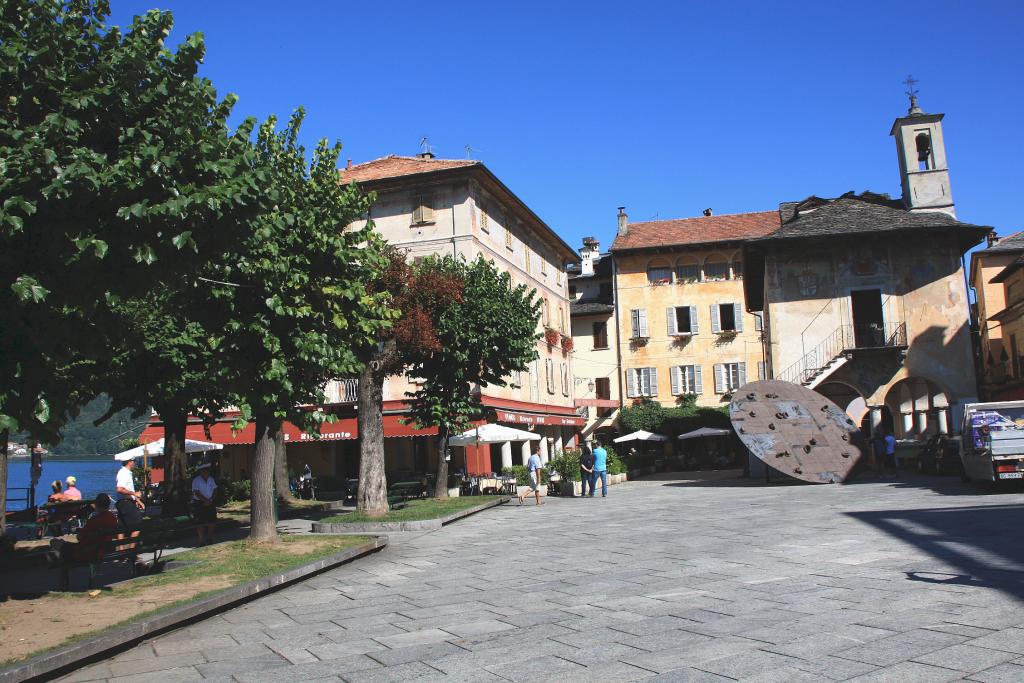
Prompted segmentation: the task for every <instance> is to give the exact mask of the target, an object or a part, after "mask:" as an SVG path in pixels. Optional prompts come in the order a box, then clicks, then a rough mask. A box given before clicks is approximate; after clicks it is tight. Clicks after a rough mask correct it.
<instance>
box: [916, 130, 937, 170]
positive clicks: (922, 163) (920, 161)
mask: <svg viewBox="0 0 1024 683" xmlns="http://www.w3.org/2000/svg"><path fill="white" fill-rule="evenodd" d="M914 142H915V143H916V144H917V170H919V171H927V170H929V169H931V168H933V166H932V163H933V160H932V139H931V137H929V135H928V133H918V134H917V137H916V138H914Z"/></svg>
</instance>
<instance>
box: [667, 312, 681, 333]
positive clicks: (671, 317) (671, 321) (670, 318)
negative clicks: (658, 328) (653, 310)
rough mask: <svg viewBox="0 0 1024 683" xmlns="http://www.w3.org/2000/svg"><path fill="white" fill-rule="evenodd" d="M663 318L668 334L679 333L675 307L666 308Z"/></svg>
mask: <svg viewBox="0 0 1024 683" xmlns="http://www.w3.org/2000/svg"><path fill="white" fill-rule="evenodd" d="M665 320H666V322H667V323H668V336H670V337H671V336H672V335H675V334H679V330H678V329H677V321H676V309H674V308H666V309H665Z"/></svg>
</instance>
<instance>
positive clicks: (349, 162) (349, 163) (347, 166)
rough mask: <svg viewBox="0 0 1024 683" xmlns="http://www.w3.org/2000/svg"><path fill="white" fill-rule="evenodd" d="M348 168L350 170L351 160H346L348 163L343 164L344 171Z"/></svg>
mask: <svg viewBox="0 0 1024 683" xmlns="http://www.w3.org/2000/svg"><path fill="white" fill-rule="evenodd" d="M350 168H352V160H351V159H349V160H348V163H347V164H345V170H348V169H350Z"/></svg>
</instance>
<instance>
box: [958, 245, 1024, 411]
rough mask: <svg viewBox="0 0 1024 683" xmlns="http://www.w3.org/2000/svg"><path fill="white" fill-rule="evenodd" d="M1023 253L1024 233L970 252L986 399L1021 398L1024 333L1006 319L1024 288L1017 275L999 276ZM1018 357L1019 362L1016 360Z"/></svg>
mask: <svg viewBox="0 0 1024 683" xmlns="http://www.w3.org/2000/svg"><path fill="white" fill-rule="evenodd" d="M1021 255H1024V232H1018V233H1015V234H1012V235H1010V236H1008V237H1004V238H1002V239H998V238H997V237H995V235H993V236H991V237H990V238H989V242H988V247H987V248H986V249H981V250H977V251H974V252H972V253H971V271H970V272H971V276H970V282H971V287H972V288H973V289H974V293H975V299H976V301H977V308H978V315H977V317H978V344H979V347H980V354H979V355H980V359H979V361H980V362H979V366H980V369H981V371H980V375H979V377H978V379H979V380H980V384H981V396H982V399H984V400H993V401H998V400H1009V399H1015V398H1021V397H1022V396H1024V391H1021V386H1020V385H1021V384H1022V382H1024V377H1022V376H1021V373H1020V360H1019V358H1020V354H1021V353H1022V352H1024V335H1021V334H1018V333H1017V332H1016V331H1013V332H1009V333H1008V332H1007V329H1008V328H1009V327H1012V326H1014V323H1013V321H1012V319H1011V320H1010V321H1007V320H1006V319H1005V315H1006V314H1005V311H1006V310H1007V309H1008V308H1010V307H1014V306H1016V305H1017V304H1018V301H1019V299H1020V297H1021V295H1022V294H1024V291H1022V289H1021V285H1019V284H1017V282H1016V278H1011V279H1007V280H1005V281H1004V279H1003V278H1000V279H999V280H998V281H997V280H996V277H997V276H999V275H1000V274H1001V273H1002V271H1003V270H1004V269H1005V268H1007V267H1008V266H1010V265H1012V264H1013V263H1014V262H1015V261H1017V259H1019V258H1020V257H1021ZM1015 358H1017V359H1018V360H1017V361H1014V359H1015Z"/></svg>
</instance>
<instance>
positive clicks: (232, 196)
mask: <svg viewBox="0 0 1024 683" xmlns="http://www.w3.org/2000/svg"><path fill="white" fill-rule="evenodd" d="M108 16H109V7H108V3H107V2H106V1H105V0H66V1H63V2H62V1H58V0H47V1H42V0H7V1H6V2H4V3H2V4H0V93H3V96H2V97H0V310H2V311H4V334H3V335H0V508H2V507H3V505H4V495H5V491H6V462H7V461H6V457H5V454H6V450H7V449H6V442H7V435H8V434H9V433H11V432H14V431H16V430H20V431H27V432H30V433H31V434H32V435H33V437H35V438H38V439H40V440H42V441H45V442H48V443H54V442H57V441H58V440H59V438H60V430H61V428H62V426H63V425H64V423H65V422H66V421H67V420H68V419H69V418H71V417H73V416H74V415H75V414H76V413H77V411H78V409H79V407H80V406H81V405H82V404H83V403H85V402H87V401H88V400H90V399H91V398H93V397H94V396H95V395H96V394H97V391H96V388H95V383H94V379H95V377H96V375H97V374H98V373H102V372H104V371H105V369H106V364H107V361H108V358H109V349H108V348H107V346H106V343H105V340H106V339H108V338H109V336H116V335H117V331H116V329H115V328H114V326H115V325H116V323H117V320H118V318H117V316H116V315H113V314H112V312H111V307H112V306H113V305H115V304H116V303H117V301H118V300H119V299H120V298H122V297H124V296H139V295H140V294H142V293H143V292H146V291H148V290H149V289H150V288H152V287H154V286H156V285H158V284H160V283H173V282H176V281H178V280H179V278H180V274H181V273H187V272H194V271H195V270H197V269H198V268H199V267H200V266H201V265H202V264H203V263H204V262H205V260H206V259H207V258H208V254H220V253H221V252H222V249H221V246H220V245H221V244H222V243H223V241H224V240H230V239H231V238H232V237H233V235H232V230H231V229H230V228H231V226H232V225H235V224H237V223H238V222H239V218H240V217H241V216H243V215H245V214H246V213H248V212H249V211H250V210H251V209H250V207H251V206H252V205H253V204H254V199H255V198H256V197H258V190H259V189H260V183H258V182H257V181H256V180H255V179H254V178H253V176H252V174H251V173H248V172H247V171H248V164H247V161H246V156H245V155H244V154H240V153H239V150H244V149H247V148H248V147H249V142H248V137H249V135H250V133H251V130H246V129H245V127H244V126H243V128H242V130H240V131H238V132H237V133H236V134H235V135H232V134H231V132H230V131H229V129H228V126H227V117H228V115H229V113H230V111H231V108H232V106H233V104H234V98H233V97H230V96H229V97H227V98H226V99H224V100H222V101H219V100H218V99H217V94H216V91H215V90H214V88H213V86H212V84H211V83H210V82H209V81H208V80H206V79H201V78H197V77H196V73H197V69H198V65H199V63H200V62H201V60H202V58H203V52H204V46H203V41H202V37H201V36H199V35H192V36H188V37H187V38H186V39H185V40H184V42H182V43H181V45H180V46H179V47H178V48H177V50H176V51H175V52H173V53H172V52H170V51H169V50H167V49H166V48H165V47H164V41H165V39H166V38H167V36H168V34H169V32H170V30H171V27H172V25H173V20H172V18H171V15H170V14H169V13H166V12H158V11H151V12H148V13H146V14H145V15H144V16H141V17H137V18H136V19H135V20H134V21H133V23H132V25H131V27H130V28H129V29H128V30H127V31H125V32H121V31H120V30H119V29H117V28H110V29H108V28H107V26H106V25H105V23H104V22H105V20H106V18H107V17H108ZM210 226H217V229H211V227H210ZM108 335H109V336H108ZM0 533H2V530H0Z"/></svg>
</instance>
